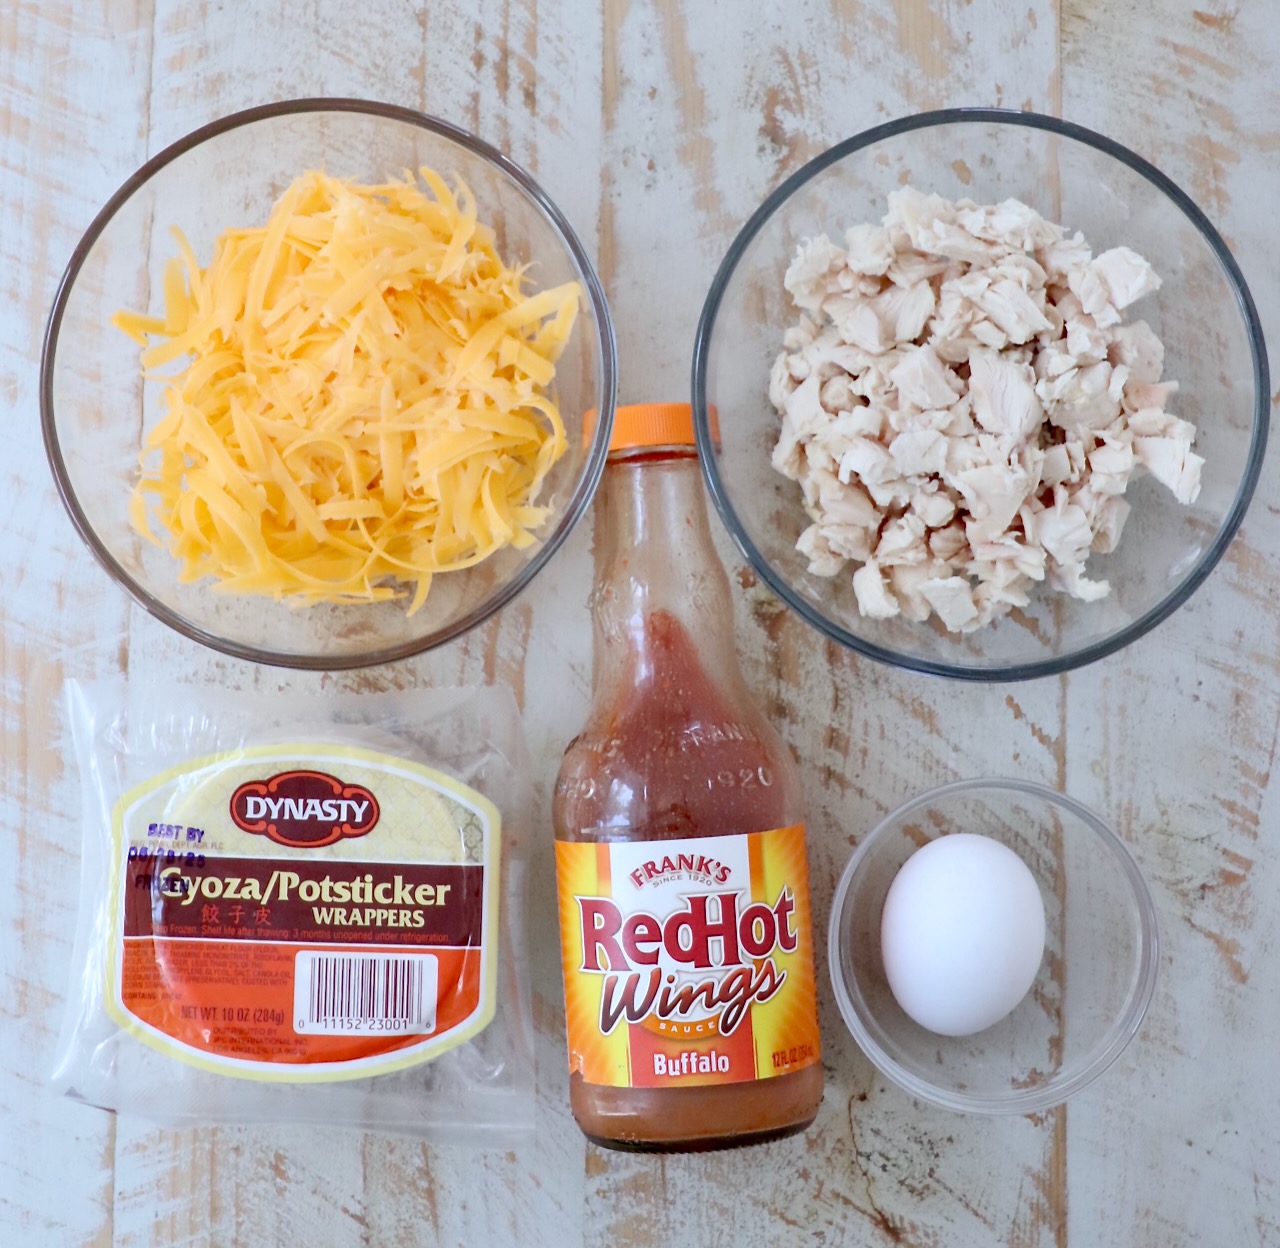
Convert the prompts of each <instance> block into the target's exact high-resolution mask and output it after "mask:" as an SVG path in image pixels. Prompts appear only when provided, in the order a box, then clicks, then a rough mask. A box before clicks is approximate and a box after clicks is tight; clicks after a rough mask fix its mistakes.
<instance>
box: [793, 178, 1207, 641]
mask: <svg viewBox="0 0 1280 1248" xmlns="http://www.w3.org/2000/svg"><path fill="white" fill-rule="evenodd" d="M843 241H844V246H843V247H841V246H839V245H837V244H835V243H833V242H832V241H831V240H830V239H829V238H827V237H826V236H825V235H820V236H818V237H817V238H814V239H810V240H808V241H806V242H804V243H802V244H801V245H800V246H799V247H798V248H797V251H796V255H795V258H794V260H793V261H792V263H791V265H790V267H789V268H788V270H787V273H786V277H785V286H786V289H787V290H788V291H789V292H790V294H791V297H792V299H793V301H794V303H795V306H796V307H797V308H798V309H799V310H800V313H801V315H800V317H799V319H798V321H797V323H796V324H795V325H793V326H792V327H791V328H789V329H788V330H787V331H786V333H785V334H784V336H783V342H782V348H783V349H782V351H781V352H780V354H779V355H778V357H777V359H776V360H775V361H774V364H773V367H772V369H771V370H770V374H769V399H770V401H771V403H772V404H773V405H774V407H775V408H777V410H778V411H779V412H780V413H781V415H782V423H781V428H780V430H779V434H778V440H777V443H776V445H775V447H774V451H773V465H774V467H775V468H776V469H777V471H778V472H780V473H782V474H783V475H784V476H787V477H789V478H791V479H792V480H795V481H796V482H797V483H798V484H799V485H800V488H801V492H802V494H803V498H804V505H805V510H806V511H807V512H808V513H809V517H810V519H811V520H812V521H813V523H812V524H811V525H810V526H809V527H808V528H807V529H805V531H804V532H803V533H802V534H801V536H800V538H799V540H798V542H797V543H796V545H797V549H798V550H799V551H800V553H801V554H803V555H804V556H805V557H806V558H807V559H808V561H809V570H810V571H811V572H812V573H813V574H814V575H816V576H839V575H842V574H844V573H845V569H846V568H847V566H848V565H849V564H850V563H852V564H854V565H856V570H855V571H854V572H853V574H852V581H853V590H854V595H855V597H856V599H857V602H858V608H859V610H860V611H861V612H862V614H863V615H865V616H868V617H869V618H872V619H888V618H890V617H892V616H897V615H903V616H905V617H906V618H908V619H911V620H918V621H923V620H926V619H928V618H929V617H930V615H934V614H936V615H937V616H938V618H939V619H940V620H941V621H942V623H943V624H944V625H945V626H946V627H947V628H948V629H951V630H954V631H961V632H969V631H972V630H973V629H975V628H979V627H982V626H983V625H985V624H988V623H990V622H992V621H993V620H995V619H998V618H999V617H1000V616H1002V615H1004V614H1006V613H1007V612H1008V611H1010V610H1011V609H1013V608H1015V607H1022V606H1025V605H1026V604H1027V603H1028V601H1029V598H1028V593H1029V591H1030V590H1031V589H1032V588H1033V587H1034V586H1035V585H1036V584H1037V583H1039V582H1042V581H1044V582H1047V583H1048V584H1049V585H1050V586H1051V587H1053V588H1055V589H1057V590H1060V591H1061V592H1064V593H1067V594H1070V595H1072V596H1073V597H1075V598H1079V599H1082V600H1084V601H1094V600H1096V599H1098V598H1102V597H1105V596H1106V595H1107V594H1108V593H1109V592H1110V586H1109V584H1108V583H1107V582H1106V581H1103V580H1091V579H1089V578H1088V577H1086V576H1085V566H1086V562H1087V560H1088V558H1089V555H1090V553H1091V552H1096V553H1099V554H1106V553H1108V552H1110V551H1112V550H1114V549H1115V547H1116V545H1117V543H1118V542H1119V541H1120V537H1121V533H1122V530H1123V528H1124V524H1125V521H1126V519H1127V517H1128V515H1129V504H1128V503H1127V502H1126V501H1125V500H1124V498H1123V495H1124V494H1125V492H1126V490H1127V489H1128V486H1129V483H1130V481H1131V480H1132V479H1133V477H1134V476H1135V475H1138V474H1141V473H1142V472H1148V473H1150V474H1151V476H1153V477H1154V478H1155V479H1156V480H1157V481H1159V482H1161V483H1162V484H1163V485H1165V486H1166V487H1168V489H1169V490H1171V491H1172V493H1173V494H1174V496H1175V497H1176V498H1177V499H1178V500H1179V501H1180V502H1183V503H1191V502H1194V501H1195V498H1196V496H1197V494H1198V492H1199V488H1200V470H1201V466H1202V464H1203V460H1202V459H1201V457H1200V456H1198V455H1196V454H1194V453H1193V452H1192V450H1191V447H1192V444H1193V442H1194V440H1195V436H1196V430H1195V426H1194V425H1192V424H1190V423H1189V422H1188V421H1185V420H1181V419H1179V418H1178V417H1177V416H1175V415H1173V414H1171V413H1170V412H1168V411H1167V410H1166V405H1167V404H1168V403H1169V402H1170V400H1171V399H1172V398H1173V397H1174V395H1175V394H1176V393H1177V383H1176V382H1173V381H1163V380H1162V379H1161V378H1162V374H1163V371H1164V347H1163V345H1162V344H1161V342H1160V339H1159V338H1158V337H1157V336H1156V334H1155V333H1154V332H1153V330H1152V329H1151V327H1150V326H1149V325H1148V324H1147V323H1146V322H1145V321H1134V322H1132V323H1131V324H1122V323H1121V319H1122V315H1123V314H1124V311H1125V309H1126V308H1128V307H1129V306H1130V305H1131V304H1133V303H1135V302H1136V301H1137V300H1139V299H1141V298H1142V297H1143V296H1144V295H1147V294H1149V293H1151V292H1152V291H1155V290H1158V289H1159V286H1160V279H1159V278H1158V277H1157V276H1156V274H1155V271H1154V270H1153V269H1152V267H1151V266H1150V265H1149V264H1148V263H1147V262H1146V261H1145V260H1144V259H1143V258H1142V257H1141V256H1139V255H1137V254H1136V253H1135V252H1133V251H1131V250H1129V249H1128V248H1127V247H1113V248H1111V249H1110V250H1108V251H1104V252H1102V253H1101V254H1100V255H1098V256H1094V255H1093V253H1092V251H1091V249H1090V247H1089V245H1088V243H1087V242H1086V241H1085V240H1084V238H1083V237H1082V236H1081V235H1080V234H1078V233H1077V234H1074V235H1071V236H1068V235H1067V233H1066V231H1065V230H1064V229H1063V228H1062V227H1061V226H1059V225H1055V224H1053V223H1052V222H1049V221H1046V220H1045V219H1044V218H1043V217H1041V216H1040V215H1039V214H1038V213H1036V212H1035V211H1034V210H1033V209H1031V208H1029V207H1028V206H1027V205H1026V204H1022V203H1019V202H1018V201H1017V200H1012V199H1011V200H1005V201H1004V202H1003V203H1001V204H995V205H989V206H979V205H977V204H975V203H973V202H971V201H969V200H960V201H959V202H956V203H952V202H951V201H949V200H946V199H943V198H942V197H941V196H939V195H923V194H921V193H920V192H919V191H917V190H915V189H914V188H912V187H910V186H906V187H902V188H901V189H899V190H897V191H894V192H893V193H892V194H891V195H890V196H889V210H888V212H887V213H886V215H885V217H884V219H883V220H882V221H881V223H880V224H878V225H875V224H869V223H868V224H863V225H855V226H853V227H852V228H851V229H849V230H847V231H846V232H845V234H844V240H843Z"/></svg>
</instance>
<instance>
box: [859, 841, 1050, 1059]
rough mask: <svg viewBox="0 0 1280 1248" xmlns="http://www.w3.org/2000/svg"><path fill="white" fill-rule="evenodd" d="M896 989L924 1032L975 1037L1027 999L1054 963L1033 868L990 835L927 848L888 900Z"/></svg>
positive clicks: (885, 950) (886, 933)
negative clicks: (1046, 965)
mask: <svg viewBox="0 0 1280 1248" xmlns="http://www.w3.org/2000/svg"><path fill="white" fill-rule="evenodd" d="M880 949H881V953H882V955H883V958H884V969H885V975H886V977H887V978H888V980H889V987H890V988H891V989H892V990H893V995H894V997H895V998H896V999H897V1002H898V1004H899V1005H900V1006H902V1008H903V1009H904V1010H905V1011H906V1012H907V1014H908V1015H910V1016H911V1017H912V1018H913V1019H915V1021H916V1022H917V1023H919V1024H920V1026H921V1027H927V1028H928V1029H929V1030H930V1031H933V1032H937V1033H938V1034H939V1035H943V1036H970V1035H973V1033H974V1032H977V1031H983V1030H985V1029H986V1028H988V1027H990V1026H992V1024H994V1023H998V1022H999V1021H1000V1020H1001V1019H1002V1018H1004V1017H1005V1015H1007V1014H1008V1013H1009V1012H1010V1011H1011V1010H1013V1008H1014V1007H1015V1006H1016V1005H1017V1004H1018V1002H1019V1001H1021V1000H1022V998H1023V997H1024V996H1026V995H1027V991H1028V990H1029V989H1030V987H1031V985H1032V984H1033V983H1034V982H1035V978H1036V975H1037V973H1038V972H1039V970H1040V961H1041V959H1042V958H1043V956H1044V900H1043V898H1042V897H1041V896H1040V888H1039V886H1038V885H1037V884H1036V881H1035V877H1034V876H1033V875H1032V874H1031V872H1030V871H1029V870H1028V869H1027V865H1026V863H1024V862H1023V861H1022V859H1021V858H1019V857H1018V855H1017V854H1016V853H1014V852H1013V850H1011V849H1010V848H1009V847H1008V846H1007V845H1002V844H1001V843H1000V842H999V841H993V840H992V839H991V838H990V837H987V836H975V835H973V834H971V833H968V832H957V833H953V834H952V835H950V836H940V837H938V838H937V839H936V840H933V841H930V842H929V844H927V845H925V846H924V847H923V848H922V849H918V850H917V851H916V852H915V853H914V854H912V855H911V857H910V858H908V859H907V861H906V862H905V863H904V864H903V866H902V868H901V870H899V872H898V874H897V876H895V877H894V881H893V883H892V884H891V885H890V886H889V892H888V895H887V896H886V897H885V901H884V913H883V915H882V917H881V920H880Z"/></svg>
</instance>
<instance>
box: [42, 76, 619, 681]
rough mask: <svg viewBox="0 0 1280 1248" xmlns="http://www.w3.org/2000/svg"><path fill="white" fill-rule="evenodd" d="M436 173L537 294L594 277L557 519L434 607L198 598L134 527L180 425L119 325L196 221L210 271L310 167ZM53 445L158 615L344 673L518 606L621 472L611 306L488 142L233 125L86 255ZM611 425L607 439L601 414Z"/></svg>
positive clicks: (563, 361) (522, 180)
mask: <svg viewBox="0 0 1280 1248" xmlns="http://www.w3.org/2000/svg"><path fill="white" fill-rule="evenodd" d="M422 165H429V166H431V167H433V168H434V169H435V170H436V171H437V172H438V173H440V174H441V175H442V176H444V177H446V178H451V177H453V176H454V175H458V176H460V177H461V178H462V179H463V180H464V181H465V182H466V183H467V185H468V186H469V187H470V188H471V191H472V193H473V194H474V195H475V199H476V204H477V209H478V215H479V217H480V219H481V220H482V221H484V222H486V223H488V224H489V225H491V226H492V227H493V229H494V231H495V233H496V235H497V240H498V248H499V251H500V252H501V253H502V255H503V256H504V258H506V259H507V260H508V262H510V263H527V264H528V265H529V270H530V279H531V289H547V288H549V287H552V286H555V285H558V284H560V283H562V282H571V281H576V282H578V283H580V285H581V287H582V291H583V296H582V300H581V315H580V316H579V318H578V324H577V325H576V326H575V327H574V331H573V334H572V336H571V338H570V339H569V342H568V344H567V346H566V347H565V349H564V352H563V354H562V355H561V356H560V359H559V360H558V362H557V365H556V376H555V383H554V385H555V392H556V398H557V401H558V403H559V406H560V411H561V415H562V417H563V419H564V423H565V430H566V433H567V435H568V449H567V450H566V452H565V454H564V455H563V456H562V458H561V459H560V461H559V462H558V463H557V464H556V465H555V466H554V467H553V468H552V470H551V471H550V473H549V474H548V476H547V479H546V481H545V482H544V485H543V490H542V494H541V495H540V496H539V498H538V503H539V504H540V505H547V506H549V507H550V509H551V514H550V516H549V518H548V519H547V521H546V523H545V524H544V525H543V527H542V528H541V530H539V532H538V534H537V536H538V539H539V540H538V541H536V542H535V543H534V544H533V545H532V546H529V547H528V548H526V549H524V550H516V549H512V548H508V549H505V550H500V551H498V552H496V553H495V554H493V555H491V556H490V557H489V558H488V559H486V560H484V561H483V562H482V563H480V564H478V565H476V566H475V567H473V568H468V569H466V570H465V571H459V572H449V573H445V574H442V575H440V576H438V577H437V578H436V579H435V582H434V583H433V585H432V588H431V593H430V594H429V595H428V597H427V601H426V603H425V604H424V605H423V606H422V608H421V610H419V611H418V612H417V613H416V614H414V615H412V616H410V615H408V614H407V609H406V608H407V602H408V600H407V598H406V599H398V600H392V601H389V602H381V603H348V604H325V605H318V606H312V607H305V608H302V607H294V606H290V604H289V603H288V602H287V601H283V602H277V601H274V600H273V599H271V598H267V597H256V596H245V595H239V594H234V595H233V594H224V593H218V592H215V591H214V590H213V589H212V588H211V582H210V581H209V580H207V579H206V580H203V581H198V582H195V583H191V584H184V583H182V582H180V581H179V579H178V572H179V564H178V561H177V560H176V559H174V558H173V557H172V556H171V555H170V554H169V552H168V550H166V549H158V548H156V547H154V546H152V545H150V544H149V543H147V542H146V541H144V540H143V539H142V538H140V537H139V536H138V534H137V533H136V532H135V531H134V529H133V526H132V525H131V523H130V519H129V498H130V495H131V493H132V490H133V485H134V482H135V481H136V480H137V473H138V453H139V451H140V450H141V449H142V446H143V443H144V441H145V439H146V436H147V433H148V431H149V430H150V429H151V428H152V427H153V426H154V425H155V424H156V422H157V421H158V420H159V419H160V418H161V416H162V414H163V413H162V410H161V403H160V399H161V392H162V391H163V386H162V385H161V384H160V383H158V382H147V383H145V384H144V382H143V380H142V376H141V365H140V363H139V359H138V356H139V349H138V346H137V345H136V344H135V343H134V342H133V341H132V340H131V339H130V338H128V337H127V336H126V335H125V334H123V333H121V332H120V331H119V330H117V329H115V328H113V327H112V326H111V324H110V319H111V316H112V314H113V313H114V312H116V311H117V310H119V309H120V308H130V309H137V310H147V311H151V312H154V311H155V310H156V307H157V301H158V300H159V299H160V293H159V292H160V291H161V290H162V289H163V285H162V275H163V268H164V264H165V262H166V261H167V260H168V259H169V258H170V257H171V256H173V255H175V254H176V251H177V249H176V246H175V244H174V242H173V240H172V239H171V238H170V236H169V233H168V227H169V226H171V225H177V226H179V227H180V228H181V229H182V231H183V232H184V233H185V234H186V236H187V238H188V239H189V240H190V242H191V245H192V247H193V248H194V250H195V253H196V255H197V257H199V259H200V261H201V262H202V263H208V261H209V258H210V257H211V255H212V254H213V245H214V241H215V240H216V239H217V238H218V236H219V235H220V234H221V233H222V232H223V231H224V230H226V229H227V228H229V227H232V226H239V225H246V224H257V223H264V222H265V221H266V220H267V217H268V214H269V212H270V209H271V205H272V204H273V203H274V202H275V200H276V198H277V197H278V196H279V195H280V194H281V193H282V192H283V191H284V190H285V188H286V187H287V186H288V185H289V183H290V182H292V181H293V179H294V178H295V177H297V176H298V175H299V174H301V173H303V172H305V171H306V170H308V169H323V170H324V171H325V172H327V173H329V174H331V175H333V176H335V177H343V178H354V179H356V180H358V181H363V182H383V181H386V180H387V179H388V178H392V177H399V176H400V175H401V174H402V172H403V171H404V170H416V169H418V168H419V167H420V166H422ZM40 371H41V376H40V408H41V419H42V422H43V425H44V438H45V447H46V449H47V451H48V454H49V462H50V464H51V466H52V468H53V475H54V479H55V480H56V482H57V485H58V490H59V492H60V493H61V495H62V500H63V502H64V503H65V504H66V507H67V510H68V512H69V513H70V515H71V519H72V522H73V523H74V524H75V526H76V529H77V530H78V531H79V533H80V535H81V537H83V538H84V540H85V542H86V543H87V544H88V546H89V548H90V549H91V550H92V551H93V553H94V554H95V555H96V556H97V557H98V560H99V561H100V562H101V563H102V564H103V566H104V567H105V568H106V569H107V571H108V572H110V573H111V575H112V576H113V577H114V578H115V580H116V581H117V582H118V583H119V584H120V585H121V586H123V587H124V588H125V589H126V590H128V592H129V593H130V594H132V595H133V597H134V599H135V600H136V601H137V602H138V603H139V604H140V605H141V606H143V607H145V608H146V609H147V610H148V611H149V612H150V613H151V614H152V615H154V616H156V617H158V618H159V619H161V620H163V621H164V622H165V623H166V624H169V625H170V626H171V627H173V628H175V629H177V630H178V631H179V632H180V633H183V634H184V635H185V636H187V637H191V638H194V639H195V640H196V641H200V642H203V643H204V644H205V645H207V646H211V647H213V648H214V649H216V650H221V651H224V652H225V653H227V654H232V655H236V656H237V657H239V658H243V659H250V660H253V661H255V662H260V663H273V664H278V665H280V666H284V667H299V668H319V669H336V668H350V667H360V666H365V665H367V664H372V663H384V662H388V661H389V660H392V659H400V658H404V657H406V656H408V655H411V654H417V653H419V652H421V651H424V650H428V649H430V648H432V647H433V646H437V645H440V644H442V643H443V642H446V641H450V640H452V639H453V638H455V637H458V636H460V635H461V634H463V633H465V632H466V631H467V630H468V629H471V628H474V627H475V626H476V625H477V624H479V623H481V622H482V621H483V620H485V619H487V618H488V617H489V616H490V615H492V614H493V613H494V612H495V611H497V610H498V609H499V608H500V607H502V606H504V605H505V604H507V603H508V602H510V601H511V600H512V599H513V598H514V597H515V596H516V595H517V594H518V593H519V592H520V591H521V590H522V589H523V588H524V587H525V586H526V585H528V584H529V582H530V581H532V580H533V578H534V577H535V576H536V575H537V574H538V572H539V571H540V570H541V569H542V568H543V567H544V566H545V565H546V563H547V561H548V560H549V559H550V558H551V556H552V555H553V554H554V553H555V552H556V551H557V550H558V549H559V547H560V546H561V545H562V544H563V542H564V540H565V538H567V537H568V535H569V533H570V532H571V531H572V529H573V527H574V526H575V525H576V524H577V522H578V521H579V520H580V519H581V518H582V516H583V514H584V513H585V512H586V509H587V506H588V505H589V503H590V502H591V496H592V494H593V492H594V490H595V487H596V485H597V483H598V482H599V480H600V474H601V472H602V471H603V469H604V461H605V454H606V452H607V450H608V445H609V433H610V430H611V428H612V424H613V408H614V403H615V399H616V387H617V381H616V375H617V364H616V358H615V348H614V339H613V328H612V325H611V323H610V320H609V312H608V308H607V306H606V304H605V298H604V292H603V290H602V288H601V286H600V283H599V281H598V279H597V277H596V274H595V272H594V270H593V269H592V267H591V262H590V261H589V260H588V258H587V255H586V252H585V251H584V250H583V247H582V244H581V243H580V242H579V241H578V239H577V236H576V235H575V234H574V232H573V229H572V227H571V226H570V225H569V223H568V221H567V220H566V219H565V217H564V215H563V214H562V213H561V212H560V210H559V209H558V208H557V207H556V206H555V204H553V203H552V202H551V200H550V199H548V197H547V195H546V194H545V192H544V191H543V190H542V189H541V187H539V186H538V184H537V183H536V182H534V180H533V179H532V178H531V177H530V176H529V175H528V174H527V173H526V172H525V171H524V170H523V169H521V168H520V167H519V166H518V165H516V164H515V163H513V162H512V161H510V160H508V159H507V157H505V156H504V155H502V153H500V152H498V151H497V150H496V149H494V148H492V147H490V146H489V145H488V144H486V143H482V142H481V141H480V140H479V139H477V138H475V137H474V136H473V135H471V134H468V133H467V132H466V131H464V130H460V129H458V128H457V127H455V126H451V125H449V124H448V123H447V122H443V121H439V120H437V119H436V118H433V117H427V116H424V115H423V114H421V113H417V112H414V111H412V110H411V109H407V108H397V107H395V106H393V105H390V104H378V103H371V102H368V101H364V100H347V99H314V100H286V101H284V102H281V103H277V104H269V105H265V106H263V107H260V108H252V109H249V110H247V111H245V112H241V113H235V114H233V115H231V116H229V117H223V118H221V119H220V120H218V121H215V122H212V123H211V124H209V125H207V126H204V127H202V128H201V129H199V130H197V131H195V132H194V133H192V134H189V135H188V136H187V137H186V138H184V139H181V140H179V141H178V142H177V143H175V144H173V145H172V146H171V147H168V148H166V149H165V150H164V151H162V152H160V153H159V155H157V156H154V157H152V159H151V160H149V161H148V162H147V163H146V164H145V165H143V166H142V168H141V169H139V170H138V171H137V172H136V173H134V174H133V175H132V176H131V177H130V178H129V179H128V181H126V182H125V184H124V185H123V186H122V187H121V188H120V189H119V190H118V191H117V192H116V193H115V195H113V196H112V197H111V199H110V200H109V201H108V203H107V204H106V206H105V207H104V208H103V209H102V211H101V212H100V213H99V214H98V215H97V217H96V218H95V219H94V221H93V224H92V225H90V226H89V228H88V230H87V231H86V232H85V235H84V237H83V238H82V239H81V240H80V243H79V245H78V246H77V247H76V249H75V252H74V253H73V255H72V257H71V262H70V263H69V265H68V266H67V271H66V273H65V274H64V276H63V278H62V283H61V285H60V286H59V288H58V293H57V296H56V298H55V300H54V304H53V310H52V312H51V313H50V317H49V325H48V329H47V331H46V334H45V342H44V353H43V357H42V360H41V370H40ZM592 410H595V411H598V412H599V418H598V419H596V420H595V421H594V428H593V431H592V432H591V433H590V435H589V436H588V432H587V431H586V430H585V428H584V419H585V415H586V413H587V412H588V411H592Z"/></svg>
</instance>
